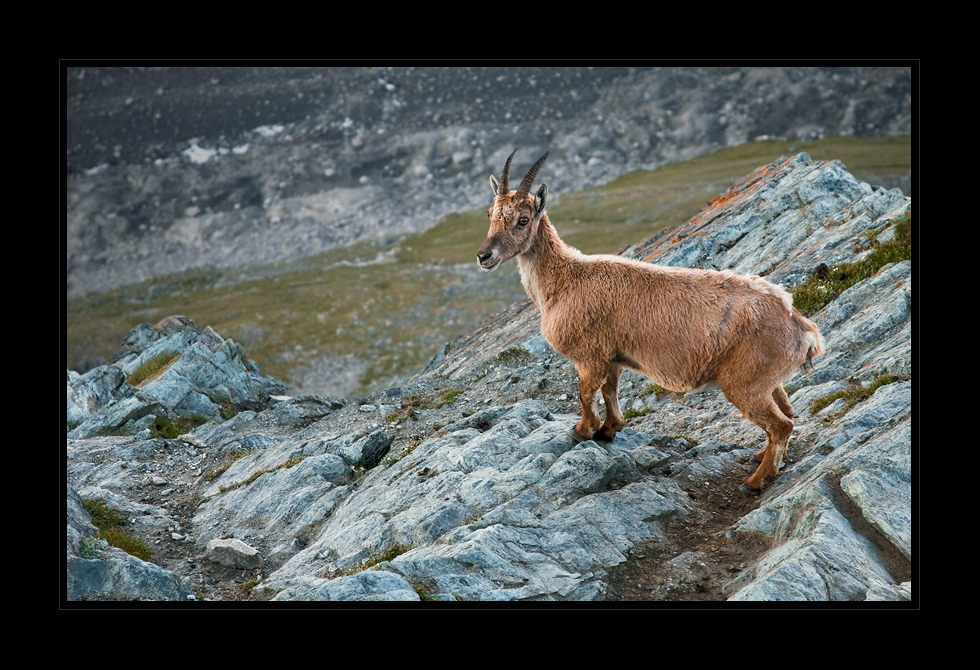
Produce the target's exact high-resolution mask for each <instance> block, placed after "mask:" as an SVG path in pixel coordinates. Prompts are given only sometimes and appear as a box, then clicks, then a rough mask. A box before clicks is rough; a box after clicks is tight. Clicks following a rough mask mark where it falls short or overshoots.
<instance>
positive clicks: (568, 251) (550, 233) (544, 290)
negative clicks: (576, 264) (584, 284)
mask: <svg viewBox="0 0 980 670" xmlns="http://www.w3.org/2000/svg"><path fill="white" fill-rule="evenodd" d="M579 255H580V254H579V253H578V252H577V251H575V250H574V249H572V248H571V247H569V246H567V245H566V244H565V243H564V242H562V241H561V238H560V237H558V233H557V232H556V231H555V229H554V227H552V225H551V221H549V220H548V215H547V214H544V215H542V217H541V221H540V222H539V223H538V231H537V235H535V239H534V243H533V244H532V245H531V248H530V249H528V250H527V251H525V252H524V253H522V254H520V255H519V256H518V257H517V266H518V268H519V269H520V271H521V284H523V285H524V290H525V291H527V295H528V297H530V298H531V300H533V301H534V304H536V305H537V306H538V309H540V310H542V311H543V310H544V309H545V308H546V307H547V306H548V305H549V304H550V303H551V302H552V301H553V300H554V299H556V298H557V297H559V296H560V295H561V294H562V292H563V291H564V289H565V286H566V285H567V284H568V277H569V274H570V266H571V263H572V262H573V261H574V259H575V258H576V256H579Z"/></svg>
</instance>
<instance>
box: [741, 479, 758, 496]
mask: <svg viewBox="0 0 980 670" xmlns="http://www.w3.org/2000/svg"><path fill="white" fill-rule="evenodd" d="M738 490H739V491H741V492H742V493H747V494H748V495H750V496H757V495H759V494H761V493H762V489H755V488H752V487H751V486H749V485H748V483H747V482H746V483H745V484H742V485H741V486H739V487H738Z"/></svg>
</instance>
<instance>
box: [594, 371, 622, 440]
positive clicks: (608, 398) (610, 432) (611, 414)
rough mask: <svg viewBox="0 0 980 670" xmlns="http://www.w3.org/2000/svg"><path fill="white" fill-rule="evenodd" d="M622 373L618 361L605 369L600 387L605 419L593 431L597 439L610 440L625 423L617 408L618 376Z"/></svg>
mask: <svg viewBox="0 0 980 670" xmlns="http://www.w3.org/2000/svg"><path fill="white" fill-rule="evenodd" d="M622 373H623V366H622V365H619V364H618V363H610V364H609V367H608V368H607V369H606V379H605V382H603V384H602V387H601V388H602V399H603V401H605V403H606V420H605V421H603V422H602V426H600V427H599V430H597V431H596V433H595V438H596V439H597V440H605V441H606V442H612V440H613V438H614V437H616V433H618V432H619V431H620V430H622V429H623V427H624V426H625V425H626V422H625V421H623V412H622V411H621V410H620V409H619V377H620V375H621V374H622Z"/></svg>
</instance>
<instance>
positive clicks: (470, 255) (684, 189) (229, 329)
mask: <svg viewBox="0 0 980 670" xmlns="http://www.w3.org/2000/svg"><path fill="white" fill-rule="evenodd" d="M800 151H806V152H808V153H809V154H810V156H811V157H812V158H813V159H815V160H832V159H838V160H840V161H842V162H843V163H844V164H845V165H846V166H847V167H848V169H849V170H850V171H851V172H852V173H853V174H854V175H855V176H857V177H858V178H859V179H866V180H872V181H873V180H874V179H876V178H881V177H888V176H892V175H901V174H907V173H908V172H909V171H910V169H911V168H910V166H911V141H910V138H909V137H908V136H905V137H897V138H886V139H858V138H829V139H825V140H821V141H818V142H809V143H791V142H784V141H775V140H771V141H765V142H753V143H750V144H745V145H742V146H739V147H734V148H730V149H723V150H720V151H717V152H714V153H712V154H709V155H706V156H702V157H700V158H696V159H694V160H691V161H687V162H684V163H677V164H672V165H667V166H664V167H662V168H660V169H658V170H653V171H639V172H632V173H629V174H626V175H623V176H621V177H620V178H618V179H616V180H614V181H612V182H610V183H608V184H604V185H602V186H597V187H594V188H590V189H586V190H583V191H579V192H576V193H552V195H551V198H552V202H550V203H549V207H548V213H549V216H550V218H551V220H552V222H553V223H554V224H555V226H556V227H557V229H558V232H559V233H560V234H561V235H562V237H563V239H565V241H566V242H568V243H569V244H571V245H572V246H575V247H578V248H579V249H581V250H582V251H583V252H586V253H608V252H613V251H615V250H616V249H618V248H620V247H623V246H625V245H627V244H632V243H635V242H638V241H640V240H642V239H644V238H646V237H649V236H650V235H653V234H654V233H656V232H657V231H659V230H660V229H662V228H665V227H671V226H675V225H678V224H680V223H683V222H684V221H686V220H687V219H689V218H691V217H692V216H694V214H696V213H697V212H698V211H699V210H700V208H701V207H702V206H703V205H704V203H705V202H706V201H708V200H710V199H711V198H713V197H714V196H715V195H717V194H718V193H719V192H720V191H722V190H724V189H725V188H727V187H728V186H730V185H731V184H732V183H733V182H735V181H736V180H737V179H738V178H740V177H742V176H744V175H745V174H747V173H749V172H750V171H752V170H753V169H755V168H756V167H758V166H760V165H764V164H766V163H769V162H771V161H773V160H775V159H776V158H778V157H779V156H781V155H789V154H793V153H798V152H800ZM545 181H547V180H546V179H545ZM487 195H488V198H487V204H488V205H489V195H490V193H489V189H488V190H487ZM487 226H488V220H487V215H486V210H485V209H479V210H476V211H472V212H462V213H457V214H453V215H451V216H448V217H446V218H444V219H443V220H441V221H439V222H438V223H436V224H435V225H434V226H433V227H432V228H430V229H429V230H427V231H425V232H423V233H421V234H419V235H413V236H410V237H406V238H403V239H401V240H399V241H398V242H396V243H394V244H391V245H388V246H386V247H381V246H379V245H376V244H372V243H361V244H358V245H354V246H351V247H347V248H343V249H336V250H334V251H331V252H328V253H325V254H320V255H318V256H314V257H309V258H305V259H303V260H301V261H297V262H295V263H291V264H284V265H275V266H266V267H261V268H253V269H249V270H245V271H241V272H233V273H222V272H216V271H207V272H194V273H184V274H181V275H175V276H171V277H166V278H161V279H155V280H151V281H147V282H143V283H142V284H139V285H135V286H130V287H126V288H123V289H117V290H114V291H111V292H108V293H104V294H98V295H89V296H86V297H84V298H79V299H76V300H72V301H70V302H69V303H68V306H67V324H68V328H67V334H66V335H67V345H66V348H67V357H68V365H69V366H70V367H74V366H76V365H77V363H78V362H79V361H81V360H85V359H89V358H93V357H97V356H103V357H105V358H106V359H109V358H111V355H112V353H113V352H115V351H116V350H117V349H118V347H119V342H120V340H121V339H122V338H123V337H124V336H125V335H126V333H128V332H129V330H130V329H131V328H132V327H133V326H135V325H137V324H139V323H140V322H143V321H147V322H150V323H155V322H156V321H157V320H159V319H161V318H163V317H164V316H167V315H169V314H183V315H185V316H188V317H189V318H191V319H193V320H194V321H196V322H197V323H198V324H201V325H210V326H211V327H213V328H214V329H215V330H216V331H217V332H218V333H220V334H221V335H222V336H223V337H231V338H234V339H235V340H236V341H239V342H241V343H242V344H243V345H244V346H245V348H246V350H247V351H248V353H249V357H250V358H253V359H254V360H256V361H258V363H259V364H260V365H261V366H262V371H263V372H265V373H267V374H271V375H273V376H275V377H277V378H279V379H282V380H284V381H286V382H287V383H290V384H291V386H293V388H291V392H294V391H295V390H297V389H296V388H295V387H297V386H298V385H299V383H300V381H301V380H302V379H303V377H304V375H305V374H307V373H309V371H310V370H311V369H316V370H319V371H320V372H319V374H320V375H321V376H324V375H326V376H332V375H336V376H337V377H338V379H339V378H341V377H344V375H347V376H348V377H350V376H353V379H354V381H351V382H348V383H346V385H343V384H342V386H343V388H344V392H345V393H348V394H350V395H363V394H365V393H367V392H370V391H374V390H378V389H379V388H383V387H384V386H385V385H387V384H389V383H391V382H393V381H394V380H396V379H398V378H400V377H403V376H406V375H410V374H413V373H414V372H417V371H418V370H419V369H421V368H422V367H423V366H424V365H425V364H426V363H427V362H428V361H429V360H430V359H431V357H432V356H433V355H434V354H435V353H436V351H438V349H439V348H440V347H441V346H442V344H443V343H445V342H446V341H448V340H450V339H453V338H454V337H456V336H458V335H460V334H462V333H465V332H467V331H469V330H470V329H472V328H473V327H474V326H475V325H476V324H477V323H479V322H480V321H481V320H482V319H484V318H486V317H487V316H490V315H492V314H494V313H496V312H498V311H500V310H501V309H503V308H505V307H506V306H507V305H509V304H510V303H512V302H513V301H515V300H519V299H523V298H524V292H523V289H522V288H521V285H520V281H519V278H518V276H517V267H516V265H509V266H505V267H504V268H503V269H501V270H500V271H498V272H495V273H492V274H485V273H482V272H480V271H479V270H478V268H477V267H476V263H475V257H476V250H477V249H478V248H479V247H480V245H481V244H482V243H483V240H484V238H485V237H486V232H487ZM338 383H340V382H339V381H338Z"/></svg>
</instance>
